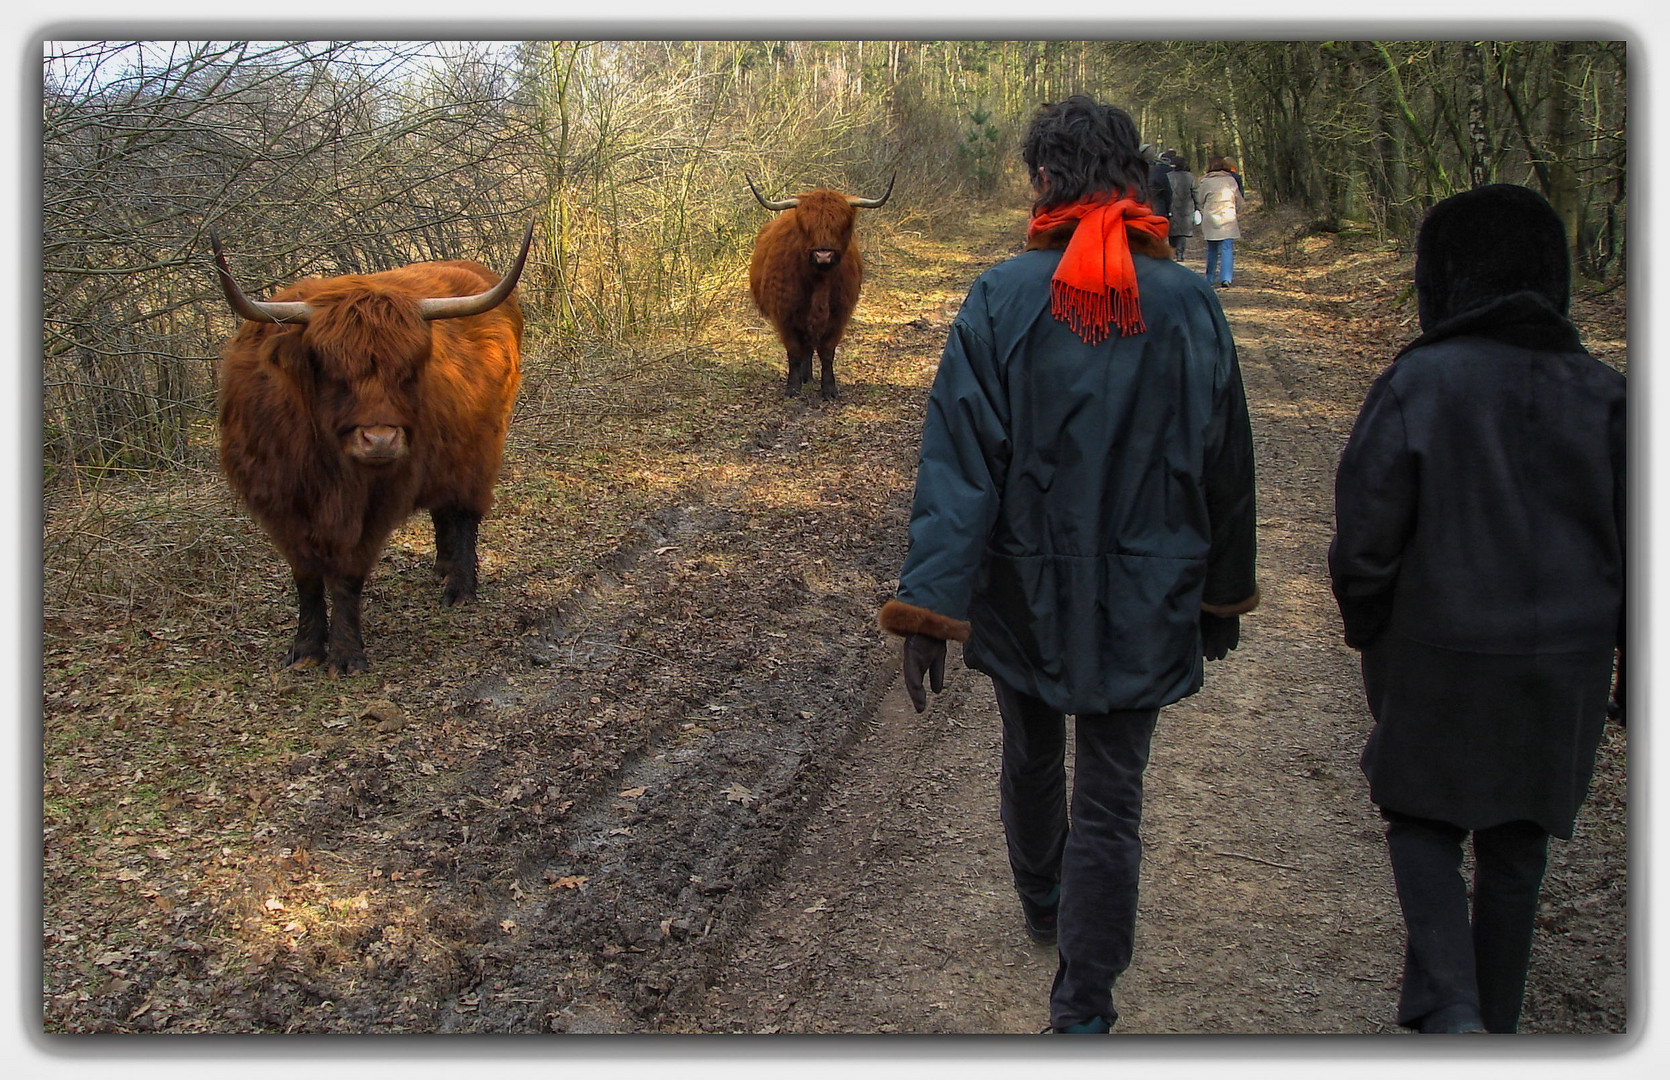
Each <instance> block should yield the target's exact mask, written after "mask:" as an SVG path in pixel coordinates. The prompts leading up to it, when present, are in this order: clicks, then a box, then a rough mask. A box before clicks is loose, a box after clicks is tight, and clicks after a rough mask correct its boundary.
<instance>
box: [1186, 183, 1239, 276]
mask: <svg viewBox="0 0 1670 1080" xmlns="http://www.w3.org/2000/svg"><path fill="white" fill-rule="evenodd" d="M1196 198H1198V199H1199V200H1200V216H1201V223H1200V235H1201V236H1202V237H1203V238H1204V239H1205V240H1206V280H1207V281H1209V282H1211V283H1212V284H1213V285H1215V286H1217V287H1218V288H1220V289H1223V288H1228V287H1229V284H1230V283H1231V282H1232V281H1234V280H1235V241H1236V240H1238V239H1240V237H1241V215H1242V214H1243V213H1245V212H1246V208H1247V204H1246V200H1245V199H1243V198H1242V197H1241V182H1240V180H1239V178H1237V177H1236V175H1235V170H1234V169H1233V168H1231V167H1230V163H1229V159H1228V158H1224V157H1215V158H1212V159H1211V160H1210V161H1208V162H1207V166H1206V175H1205V176H1202V177H1201V178H1200V183H1199V185H1198V187H1197V188H1196Z"/></svg>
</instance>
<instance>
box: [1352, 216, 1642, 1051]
mask: <svg viewBox="0 0 1670 1080" xmlns="http://www.w3.org/2000/svg"><path fill="white" fill-rule="evenodd" d="M1415 289H1416V293H1417V297H1418V302H1419V313H1420V321H1421V330H1422V333H1421V335H1420V337H1418V338H1417V339H1416V340H1415V341H1414V342H1413V343H1411V344H1410V345H1409V346H1407V347H1406V348H1405V349H1403V351H1402V352H1400V353H1399V354H1398V355H1397V357H1396V358H1395V359H1394V361H1393V363H1392V365H1391V367H1389V368H1388V369H1387V370H1386V371H1385V372H1384V373H1382V374H1381V375H1380V377H1379V378H1378V379H1377V380H1376V381H1375V383H1374V385H1373V387H1372V388H1371V389H1370V390H1369V393H1368V397H1367V399H1366V400H1365V402H1364V404H1363V407H1362V411H1361V413H1360V414H1359V416H1358V418H1357V422H1356V426H1355V428H1354V429H1353V431H1352V433H1351V438H1350V440H1349V442H1348V443H1347V445H1346V448H1345V452H1344V454H1343V455H1342V456H1341V459H1340V464H1339V471H1338V474H1337V476H1336V487H1335V517H1336V532H1335V535H1334V538H1333V542H1332V544H1331V546H1330V548H1329V552H1328V566H1329V571H1330V575H1331V577H1332V582H1333V591H1334V595H1335V597H1336V599H1337V601H1338V604H1339V609H1340V614H1341V616H1342V618H1343V621H1344V624H1345V640H1346V643H1347V644H1349V645H1351V646H1352V647H1354V648H1357V649H1360V650H1362V665H1363V682H1364V688H1365V691H1366V694H1367V697H1368V704H1369V709H1370V711H1371V712H1372V714H1373V716H1374V721H1375V724H1374V729H1373V731H1372V732H1371V734H1370V735H1369V739H1368V744H1367V747H1366V749H1365V750H1364V752H1363V758H1362V765H1363V771H1364V773H1365V774H1366V775H1367V777H1368V782H1369V792H1370V797H1371V798H1372V799H1373V800H1374V802H1375V803H1376V805H1378V806H1379V807H1380V808H1381V812H1382V815H1383V816H1384V817H1385V819H1386V821H1387V830H1386V838H1387V846H1388V849H1389V853H1390V857H1391V863H1392V870H1393V875H1394V878H1395V880H1396V884H1397V890H1398V899H1399V903H1400V905H1401V906H1402V909H1403V914H1404V919H1405V922H1406V924H1407V928H1408V939H1407V948H1406V952H1405V960H1404V972H1403V986H1402V996H1401V1000H1400V1003H1399V1010H1398V1023H1400V1024H1402V1025H1405V1026H1408V1027H1413V1028H1416V1029H1417V1030H1420V1031H1423V1032H1458V1031H1459V1032H1466V1031H1480V1030H1486V1031H1491V1032H1512V1031H1514V1030H1516V1029H1517V1025H1518V1020H1519V1013H1520V1007H1521V1001H1522V998H1523V994H1524V986H1525V975H1526V971H1527V968H1528V965H1529V961H1530V952H1531V939H1532V932H1533V929H1534V924H1535V918H1536V907H1537V895H1538V892H1539V890H1540V887H1541V881H1542V875H1543V869H1544V866H1545V862H1546V852H1547V840H1548V836H1549V835H1550V834H1552V835H1554V836H1558V837H1560V838H1562V839H1570V838H1571V835H1572V827H1573V823H1574V821H1575V818H1576V815H1577V811H1578V808H1579V807H1580V806H1581V805H1582V803H1583V800H1584V799H1585V797H1586V796H1587V792H1588V785H1589V780H1590V775H1591V773H1592V771H1593V768H1594V757H1595V751H1596V748H1597V747H1598V745H1599V742H1600V738H1601V734H1602V727H1603V725H1604V722H1605V719H1606V716H1607V712H1608V689H1609V687H1612V686H1613V672H1614V654H1615V651H1616V654H1617V658H1618V663H1617V669H1618V678H1617V683H1616V686H1615V687H1614V688H1613V701H1612V706H1611V707H1612V709H1613V710H1614V711H1615V715H1617V716H1618V718H1619V719H1620V720H1621V719H1622V705H1623V694H1624V686H1623V677H1622V669H1623V661H1622V647H1623V644H1624V564H1625V560H1624V543H1625V464H1626V462H1625V379H1624V376H1623V375H1622V374H1620V373H1619V372H1617V371H1615V370H1614V369H1612V368H1610V367H1608V366H1607V365H1605V364H1602V363H1601V362H1599V361H1597V360H1595V359H1594V358H1593V357H1592V356H1590V355H1589V354H1588V352H1587V351H1585V349H1584V348H1583V346H1582V344H1581V343H1580V341H1579V337H1578V333H1577V330H1576V328H1575V327H1574V326H1573V325H1572V323H1571V322H1570V321H1569V319H1568V317H1567V312H1568V308H1569V299H1570V261H1569V256H1568V254H1567V248H1566V240H1565V232H1564V229H1563V228H1562V226H1561V223H1560V219H1559V218H1558V216H1557V215H1556V214H1555V213H1554V211H1553V209H1552V208H1551V207H1550V206H1549V205H1548V203H1547V202H1546V201H1545V200H1543V198H1542V197H1541V196H1540V195H1537V194H1536V193H1534V192H1532V191H1530V190H1528V189H1526V188H1522V187H1518V186H1515V185H1510V184H1493V185H1488V186H1485V187H1481V188H1478V189H1475V190H1473V191H1469V192H1464V193H1462V194H1459V195H1456V196H1453V197H1451V198H1449V199H1446V200H1444V201H1443V202H1440V203H1439V204H1438V205H1436V206H1435V207H1433V209H1432V211H1431V212H1430V213H1429V214H1428V216H1427V218H1426V220H1425V222H1424V223H1423V224H1422V227H1421V231H1420V234H1419V236H1418V238H1417V241H1416V254H1415ZM1468 834H1471V835H1472V844H1473V853H1474V859H1475V876H1474V881H1473V900H1472V910H1471V912H1469V909H1468V889H1467V884H1466V882H1465V881H1463V880H1462V877H1461V874H1460V869H1459V868H1460V865H1461V861H1462V845H1463V843H1464V842H1465V841H1466V839H1467V837H1468Z"/></svg>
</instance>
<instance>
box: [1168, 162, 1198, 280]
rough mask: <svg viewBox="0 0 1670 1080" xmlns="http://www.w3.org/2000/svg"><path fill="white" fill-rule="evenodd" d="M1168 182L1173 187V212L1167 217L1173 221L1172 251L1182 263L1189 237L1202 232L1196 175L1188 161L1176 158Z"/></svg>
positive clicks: (1172, 163)
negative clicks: (1190, 169)
mask: <svg viewBox="0 0 1670 1080" xmlns="http://www.w3.org/2000/svg"><path fill="white" fill-rule="evenodd" d="M1166 181H1167V183H1169V184H1170V185H1171V212H1170V213H1169V214H1167V215H1166V216H1167V217H1168V218H1169V219H1170V221H1171V251H1172V255H1173V256H1174V257H1175V258H1176V259H1177V261H1178V262H1182V261H1183V256H1184V255H1185V254H1186V253H1187V251H1188V247H1189V237H1191V236H1194V235H1195V234H1196V233H1198V232H1199V231H1200V222H1199V212H1200V202H1199V201H1198V200H1197V199H1196V198H1195V174H1194V173H1192V172H1190V171H1189V163H1188V161H1187V160H1185V159H1184V158H1182V157H1176V158H1173V159H1172V161H1171V172H1170V173H1168V174H1167V175H1166Z"/></svg>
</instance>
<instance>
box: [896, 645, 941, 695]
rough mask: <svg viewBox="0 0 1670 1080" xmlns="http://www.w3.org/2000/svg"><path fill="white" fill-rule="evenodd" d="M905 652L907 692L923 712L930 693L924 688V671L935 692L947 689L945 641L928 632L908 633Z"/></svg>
mask: <svg viewBox="0 0 1670 1080" xmlns="http://www.w3.org/2000/svg"><path fill="white" fill-rule="evenodd" d="M904 652H905V693H906V694H908V695H910V703H911V704H912V705H914V706H915V707H916V711H917V712H921V711H923V710H924V709H926V708H927V707H928V694H927V691H926V690H924V689H923V688H922V676H923V674H924V673H926V674H927V676H928V685H929V686H931V687H932V688H933V691H934V693H936V694H937V693H939V692H940V691H941V690H943V689H945V642H944V641H943V640H942V639H940V638H936V637H932V636H930V635H928V634H907V635H906V636H905V646H904Z"/></svg>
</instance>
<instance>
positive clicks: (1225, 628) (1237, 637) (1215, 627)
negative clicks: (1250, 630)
mask: <svg viewBox="0 0 1670 1080" xmlns="http://www.w3.org/2000/svg"><path fill="white" fill-rule="evenodd" d="M1239 644H1241V617H1240V616H1238V615H1214V614H1212V613H1211V612H1210V611H1203V612H1201V613H1200V651H1201V655H1203V656H1205V657H1206V659H1208V660H1222V659H1223V658H1224V657H1226V656H1228V655H1229V650H1231V649H1233V648H1235V647H1236V646H1237V645H1239Z"/></svg>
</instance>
